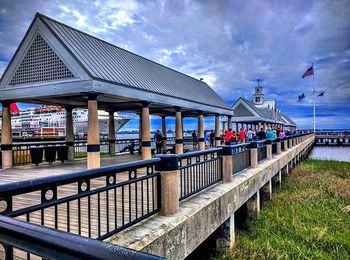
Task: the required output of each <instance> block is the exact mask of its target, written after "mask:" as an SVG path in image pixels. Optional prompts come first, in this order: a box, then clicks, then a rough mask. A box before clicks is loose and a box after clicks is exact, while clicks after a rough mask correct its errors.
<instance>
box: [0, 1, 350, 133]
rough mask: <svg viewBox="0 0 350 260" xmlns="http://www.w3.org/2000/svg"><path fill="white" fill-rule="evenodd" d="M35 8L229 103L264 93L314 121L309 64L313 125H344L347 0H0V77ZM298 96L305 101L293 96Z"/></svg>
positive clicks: (348, 71) (349, 70) (302, 124)
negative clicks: (203, 85) (199, 83)
mask: <svg viewBox="0 0 350 260" xmlns="http://www.w3.org/2000/svg"><path fill="white" fill-rule="evenodd" d="M36 12H41V13H43V14H45V15H48V16H50V17H52V18H54V19H57V20H59V21H62V22H64V23H66V24H68V25H70V26H73V27H75V28H77V29H80V30H82V31H84V32H87V33H89V34H92V35H95V36H97V37H99V38H101V39H104V40H106V41H109V42H111V43H114V44H116V45H118V46H120V47H123V48H125V49H128V50H130V51H132V52H135V53H137V54H140V55H142V56H144V57H147V58H149V59H152V60H154V61H157V62H159V63H162V64H164V65H166V66H169V67H171V68H174V69H176V70H179V71H181V72H183V73H186V74H188V75H191V76H193V77H196V78H200V77H202V78H204V80H205V82H207V83H208V84H209V85H210V86H211V87H212V88H213V89H214V90H215V91H216V92H217V93H218V94H219V95H220V96H221V97H222V98H223V99H224V100H225V101H226V102H227V103H228V104H230V105H231V104H233V103H234V102H235V101H236V100H237V99H238V98H239V97H240V96H242V97H246V98H248V99H251V98H252V92H253V90H254V86H255V85H256V82H254V80H255V79H256V78H262V79H264V81H263V83H262V86H263V87H264V92H265V95H266V98H268V99H276V100H277V105H278V107H279V108H280V109H281V110H282V111H283V112H284V113H286V114H288V115H290V116H291V117H292V118H293V119H294V120H295V121H296V122H297V123H298V126H299V128H312V98H311V97H312V77H308V78H305V79H302V78H301V76H302V74H303V73H304V71H305V70H306V69H307V68H308V67H310V65H311V64H312V63H314V64H315V65H314V70H315V86H316V89H317V90H319V91H321V90H322V91H324V90H325V91H326V92H325V95H324V96H323V97H318V98H317V125H318V127H320V128H350V83H349V82H350V1H348V0H344V1H340V0H339V1H324V0H319V1H305V0H302V1H277V0H269V1H267V0H266V1H259V0H251V1H250V0H244V1H243V0H242V1H220V0H218V1H214V0H213V1H179V0H177V1H99V0H96V1H58V0H57V1H54V0H46V1H29V0H28V1H24V0H23V1H17V0H10V1H7V0H2V1H1V2H0V75H1V74H2V73H3V71H4V70H5V68H6V66H7V64H8V62H9V60H10V59H11V57H12V55H13V53H14V52H15V50H16V48H17V46H18V45H19V42H20V41H21V39H22V37H23V36H24V34H25V32H26V30H27V28H28V27H29V25H30V23H31V21H32V19H33V18H34V15H35V13H36ZM302 93H305V96H306V98H305V99H304V100H303V101H302V102H300V103H299V102H298V101H297V97H298V95H301V94H302Z"/></svg>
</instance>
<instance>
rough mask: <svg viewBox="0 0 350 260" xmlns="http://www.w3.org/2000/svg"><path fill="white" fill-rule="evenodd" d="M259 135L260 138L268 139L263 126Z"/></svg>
mask: <svg viewBox="0 0 350 260" xmlns="http://www.w3.org/2000/svg"><path fill="white" fill-rule="evenodd" d="M257 136H258V140H265V139H266V133H265V131H264V129H263V128H261V129H260V131H259V132H258V134H257Z"/></svg>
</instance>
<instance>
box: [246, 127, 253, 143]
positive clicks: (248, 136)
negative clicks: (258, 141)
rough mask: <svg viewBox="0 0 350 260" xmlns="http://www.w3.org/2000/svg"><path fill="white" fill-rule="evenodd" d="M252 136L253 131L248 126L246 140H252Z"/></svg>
mask: <svg viewBox="0 0 350 260" xmlns="http://www.w3.org/2000/svg"><path fill="white" fill-rule="evenodd" d="M253 138H254V132H253V131H252V129H251V128H249V130H248V132H247V140H248V142H251V141H253Z"/></svg>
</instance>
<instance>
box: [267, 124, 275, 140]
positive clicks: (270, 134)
mask: <svg viewBox="0 0 350 260" xmlns="http://www.w3.org/2000/svg"><path fill="white" fill-rule="evenodd" d="M266 138H267V139H269V140H274V139H275V131H274V130H273V129H272V128H270V127H269V128H268V129H267V132H266Z"/></svg>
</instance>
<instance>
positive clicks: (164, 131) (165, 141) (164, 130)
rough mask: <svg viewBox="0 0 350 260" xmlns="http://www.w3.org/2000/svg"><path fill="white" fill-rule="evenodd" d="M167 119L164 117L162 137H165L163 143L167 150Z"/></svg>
mask: <svg viewBox="0 0 350 260" xmlns="http://www.w3.org/2000/svg"><path fill="white" fill-rule="evenodd" d="M165 119H166V117H165V116H162V136H163V141H162V146H163V148H166V145H167V136H166V135H167V133H166V122H165Z"/></svg>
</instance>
